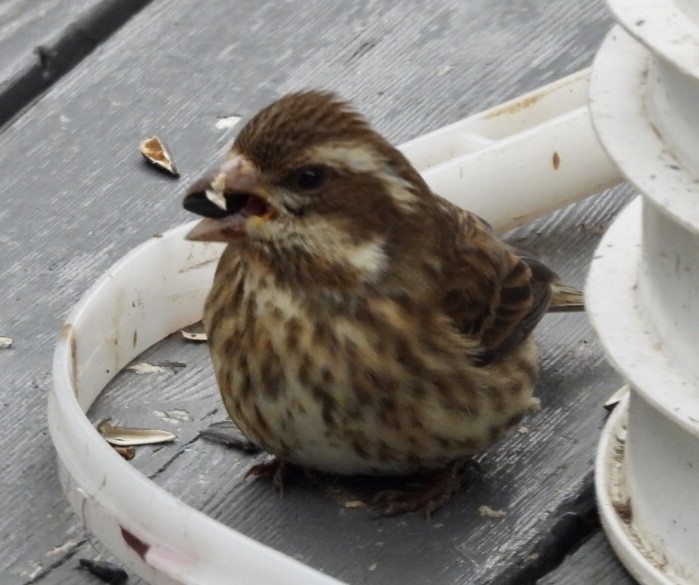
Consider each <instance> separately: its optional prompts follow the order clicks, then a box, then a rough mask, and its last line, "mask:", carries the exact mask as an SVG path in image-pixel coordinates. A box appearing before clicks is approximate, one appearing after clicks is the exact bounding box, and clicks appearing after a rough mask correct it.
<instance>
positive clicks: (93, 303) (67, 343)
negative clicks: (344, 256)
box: [48, 71, 621, 585]
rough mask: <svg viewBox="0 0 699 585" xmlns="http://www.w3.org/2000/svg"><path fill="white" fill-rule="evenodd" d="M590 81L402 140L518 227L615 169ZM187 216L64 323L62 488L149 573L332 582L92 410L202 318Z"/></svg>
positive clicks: (205, 278) (457, 195) (209, 259)
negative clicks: (131, 459) (188, 484)
mask: <svg viewBox="0 0 699 585" xmlns="http://www.w3.org/2000/svg"><path fill="white" fill-rule="evenodd" d="M587 91H588V72H587V71H582V72H580V73H578V74H575V75H573V76H571V77H568V78H566V79H562V80H560V81H558V82H555V83H553V84H551V85H548V86H546V87H543V88H541V89H539V90H537V91H534V92H532V93H530V94H527V95H524V96H522V97H521V98H519V99H516V100H513V101H511V102H508V103H505V104H503V105H501V106H498V107H496V108H493V109H491V110H488V111H485V112H483V113H481V114H477V115H475V116H472V117H470V118H467V119H465V120H462V121H460V122H458V123H456V124H452V125H450V126H447V127H445V128H443V129H440V130H438V131H436V132H433V133H431V134H428V135H425V136H422V137H420V138H418V139H416V140H413V141H411V142H409V143H407V144H405V145H404V146H403V150H404V152H405V153H406V154H407V156H408V157H409V158H410V159H412V161H413V162H414V164H415V165H416V167H417V168H418V170H420V171H422V172H423V173H424V175H425V178H426V179H427V181H428V183H430V184H431V185H432V187H433V188H434V189H435V190H436V191H437V192H439V193H441V194H443V195H444V196H446V197H448V198H449V199H451V200H452V201H454V202H455V203H456V204H460V205H463V206H467V207H468V208H469V209H471V210H473V211H475V212H477V213H480V214H481V215H483V216H484V217H486V218H487V219H488V220H490V221H491V222H492V223H493V225H495V226H496V227H497V228H498V229H505V228H511V227H514V226H516V225H519V224H522V223H524V222H526V221H529V220H531V219H533V218H535V217H537V216H538V215H541V214H543V213H545V212H547V211H550V210H552V209H555V208H557V207H561V206H563V205H566V204H568V203H571V202H572V201H575V200H578V199H581V198H583V197H586V196H588V195H591V194H593V193H596V192H599V191H601V190H603V189H604V188H606V187H608V186H611V185H613V184H615V183H617V182H619V180H620V179H621V176H620V174H619V171H618V169H617V168H616V166H615V165H614V164H613V163H611V162H610V160H609V158H608V157H607V155H606V154H605V152H604V151H603V150H602V148H601V147H600V146H599V143H598V141H597V140H596V138H595V135H594V132H593V129H592V125H591V122H590V117H589V114H588V108H587ZM504 167H506V168H507V169H508V172H507V173H503V172H502V168H504ZM464 194H468V199H467V200H466V199H464V198H463V197H464ZM190 227H191V226H189V225H188V226H182V227H180V228H177V229H174V230H171V231H169V232H167V233H166V234H165V235H164V236H163V237H160V238H155V239H153V240H151V241H149V242H147V243H146V244H144V245H142V246H141V247H139V248H137V249H136V250H134V251H133V252H132V253H130V254H128V255H127V256H125V257H124V258H123V259H122V260H121V261H120V262H118V263H117V264H116V265H115V266H113V267H112V268H111V269H110V270H109V271H108V272H107V273H106V274H105V275H104V276H103V277H102V278H100V279H99V280H98V282H97V283H96V284H95V285H94V286H93V287H92V288H91V289H90V290H89V291H88V292H87V293H86V294H85V295H84V296H83V298H82V299H81V300H80V302H79V303H78V305H77V306H76V307H75V308H74V309H73V311H72V312H71V313H70V315H69V317H68V321H67V323H66V325H65V326H64V327H63V329H62V331H61V335H60V337H59V341H58V344H57V347H56V352H55V357H54V365H53V389H52V392H51V394H50V397H49V409H48V414H49V429H50V432H51V437H52V439H53V441H54V444H55V446H56V451H57V453H58V466H59V470H60V475H61V480H62V484H63V487H64V490H65V492H66V494H67V496H68V499H69V501H70V503H71V504H72V506H73V508H74V509H75V510H76V512H77V513H78V514H79V515H80V517H81V519H82V520H83V522H84V523H85V525H86V526H87V528H88V529H89V530H90V531H91V532H92V533H93V534H94V535H96V536H97V537H98V538H99V539H100V540H101V541H102V543H103V544H105V545H106V546H107V548H109V549H110V550H111V551H112V552H113V553H114V554H115V555H116V556H118V557H119V558H121V559H122V560H123V561H124V562H125V563H127V564H128V565H130V566H131V567H132V568H133V569H134V570H135V571H136V572H137V573H138V574H139V575H141V576H142V577H143V578H144V579H145V580H147V581H148V582H150V583H159V584H160V583H163V584H165V583H167V584H174V583H178V584H192V585H193V584H200V585H217V584H224V583H231V582H235V583H240V584H254V585H257V584H259V583H285V584H299V585H301V584H303V585H325V584H330V583H337V581H336V580H334V579H333V578H331V577H328V576H327V575H324V574H322V573H320V572H318V571H316V570H315V569H312V568H310V567H308V566H306V565H304V564H302V563H300V562H298V561H296V560H294V559H291V558H290V557H287V556H285V555H283V554H281V553H279V552H277V551H275V550H273V549H270V548H268V547H266V546H264V545H262V544H260V543H258V542H256V541H254V540H252V539H250V538H248V537H246V536H243V535H242V534H240V533H238V532H236V531H235V530H233V529H231V528H229V527H226V526H223V525H222V524H220V523H218V522H216V521H215V520H214V519H212V518H210V517H208V516H206V515H205V514H203V513H201V512H199V511H197V510H194V509H193V508H191V507H189V506H187V505H186V504H184V503H183V502H182V501H180V500H179V499H177V498H175V497H174V496H173V495H171V494H169V493H168V492H166V491H165V490H163V489H162V488H161V487H159V486H157V485H155V484H154V483H153V482H151V481H150V480H149V479H147V478H146V477H145V476H143V475H142V474H141V473H140V472H139V471H138V470H136V469H135V468H134V467H133V466H132V465H130V464H129V463H127V462H126V461H124V460H123V459H122V458H121V457H120V456H119V455H117V454H116V453H115V452H114V450H113V449H112V448H111V447H109V446H108V445H107V443H106V442H105V441H104V440H103V439H102V438H101V436H100V435H99V434H98V433H97V431H96V430H95V428H94V427H93V425H92V424H91V423H90V421H89V420H88V419H87V417H86V416H85V412H86V411H87V410H88V408H89V407H90V405H91V404H92V403H93V402H94V400H95V399H96V397H97V396H98V395H99V394H100V392H101V391H102V389H103V388H104V387H105V386H106V385H107V384H108V383H109V381H110V380H111V379H112V378H113V377H114V376H115V375H116V374H117V372H118V371H119V370H120V369H121V368H123V367H124V366H126V365H127V364H128V363H129V362H130V361H131V360H132V359H133V358H135V357H136V356H137V355H138V354H140V353H141V352H143V351H144V350H145V349H147V348H148V347H149V346H151V345H153V344H154V343H156V342H158V341H159V340H161V339H163V338H164V337H165V336H167V335H169V334H170V333H172V332H174V331H177V330H178V329H180V328H182V327H184V326H186V325H188V324H190V323H193V322H195V321H197V320H198V319H200V317H201V311H202V306H203V302H204V298H205V296H206V293H207V291H208V289H209V287H210V285H211V280H212V278H213V272H214V267H215V264H216V261H217V259H218V257H219V255H220V253H221V250H222V247H221V246H219V245H206V244H201V243H192V242H188V241H185V240H184V235H185V233H187V231H188V230H189V229H190Z"/></svg>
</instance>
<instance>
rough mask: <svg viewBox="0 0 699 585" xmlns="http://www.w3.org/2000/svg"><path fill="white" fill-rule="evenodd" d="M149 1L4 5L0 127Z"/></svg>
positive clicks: (0, 9)
mask: <svg viewBox="0 0 699 585" xmlns="http://www.w3.org/2000/svg"><path fill="white" fill-rule="evenodd" d="M148 2H150V0H129V1H128V2H120V1H119V0H32V1H31V2H27V1H26V0H3V2H2V3H0V125H2V124H4V123H5V122H6V121H7V120H9V119H10V118H12V116H14V115H15V114H16V113H17V112H19V111H20V110H21V109H22V108H23V107H25V106H26V105H27V104H28V103H30V102H31V101H32V100H33V99H35V98H36V97H37V96H38V95H40V94H41V92H43V91H45V90H46V89H47V88H48V87H50V86H51V85H52V84H53V83H54V82H55V81H56V80H57V79H59V78H60V77H61V76H62V75H64V74H65V73H66V72H67V71H68V70H69V69H70V68H71V67H73V66H74V65H75V64H76V63H78V62H79V61H80V60H81V59H83V58H84V57H85V56H86V55H88V54H89V53H90V52H92V50H93V49H94V48H95V47H96V46H97V45H99V44H100V43H101V42H102V41H104V39H105V38H107V37H108V36H109V35H110V34H111V33H113V32H114V31H115V30H116V29H117V28H119V26H121V25H122V24H123V23H124V22H125V21H126V20H128V19H129V18H130V17H131V16H132V15H133V14H135V13H136V12H137V11H138V10H140V9H141V8H143V6H145V5H146V4H147V3H148Z"/></svg>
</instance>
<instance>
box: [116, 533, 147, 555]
mask: <svg viewBox="0 0 699 585" xmlns="http://www.w3.org/2000/svg"><path fill="white" fill-rule="evenodd" d="M121 536H122V538H123V539H124V542H126V544H127V545H128V546H129V548H131V549H133V551H134V552H135V553H136V554H137V555H138V556H139V557H141V559H143V560H144V561H145V560H146V553H147V552H148V549H150V544H147V543H145V542H143V541H142V540H141V539H140V538H138V536H136V535H135V534H133V532H129V531H128V530H126V528H124V527H123V526H122V527H121Z"/></svg>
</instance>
